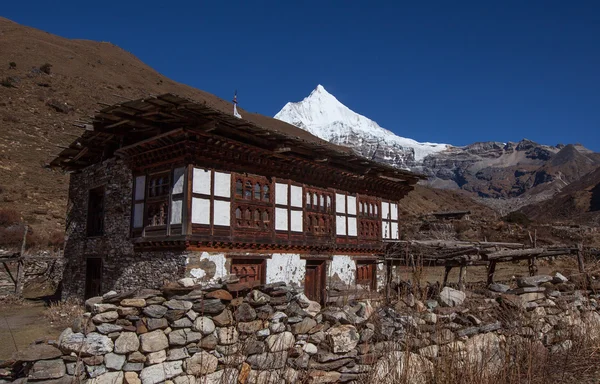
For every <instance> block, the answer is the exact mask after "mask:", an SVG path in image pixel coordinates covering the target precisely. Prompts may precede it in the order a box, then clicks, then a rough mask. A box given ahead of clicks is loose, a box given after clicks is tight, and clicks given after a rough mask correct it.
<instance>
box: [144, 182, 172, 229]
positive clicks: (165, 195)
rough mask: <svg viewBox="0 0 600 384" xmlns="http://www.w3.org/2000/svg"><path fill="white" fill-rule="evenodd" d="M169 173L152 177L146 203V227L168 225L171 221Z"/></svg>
mask: <svg viewBox="0 0 600 384" xmlns="http://www.w3.org/2000/svg"><path fill="white" fill-rule="evenodd" d="M169 184H170V179H169V172H165V173H160V174H154V175H150V176H149V177H148V183H147V185H148V191H147V201H146V207H147V208H146V209H147V214H146V226H147V227H156V226H162V225H166V224H167V221H168V219H169Z"/></svg>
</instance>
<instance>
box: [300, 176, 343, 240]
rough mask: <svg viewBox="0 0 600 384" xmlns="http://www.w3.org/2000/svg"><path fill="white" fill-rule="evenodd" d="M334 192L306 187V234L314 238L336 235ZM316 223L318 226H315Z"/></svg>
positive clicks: (304, 193) (304, 190)
mask: <svg viewBox="0 0 600 384" xmlns="http://www.w3.org/2000/svg"><path fill="white" fill-rule="evenodd" d="M334 195H335V194H334V192H332V191H328V190H324V189H320V188H314V187H308V186H304V188H303V196H304V200H305V201H304V204H303V206H304V232H305V233H306V234H310V235H313V236H323V237H333V236H334V235H335V213H334V211H333V205H332V204H331V202H332V201H333V197H334ZM315 223H316V225H315Z"/></svg>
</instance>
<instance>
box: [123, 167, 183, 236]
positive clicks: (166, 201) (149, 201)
mask: <svg viewBox="0 0 600 384" xmlns="http://www.w3.org/2000/svg"><path fill="white" fill-rule="evenodd" d="M179 168H182V169H183V171H182V177H183V178H184V179H183V188H182V192H179V193H176V194H173V187H174V185H173V183H174V182H175V174H174V173H175V170H176V169H179ZM190 169H191V168H190V166H189V165H185V164H173V165H171V166H170V167H169V168H161V169H153V170H151V171H146V172H141V173H134V174H133V181H134V182H133V188H132V204H131V223H130V228H131V236H132V237H143V238H152V237H155V236H170V235H171V234H172V233H171V232H172V231H175V230H176V232H177V233H176V234H177V235H180V234H185V233H186V232H185V231H186V229H187V228H188V224H187V221H188V218H189V217H191V212H188V209H190V206H189V204H188V199H189V200H190V201H191V198H190V197H189V196H190V194H189V192H188V190H189V188H190V187H191V183H190V172H189V171H190ZM161 175H163V176H164V175H167V177H168V180H167V183H166V184H165V183H163V184H161V185H162V186H164V185H166V188H167V191H168V192H167V193H166V194H161V195H159V196H151V193H150V188H151V181H152V179H153V178H157V177H159V176H161ZM139 176H144V177H145V178H144V199H143V200H140V199H136V197H135V191H136V187H137V186H136V184H135V183H136V179H137V178H138V177H139ZM174 199H180V200H181V223H175V224H171V219H172V217H171V216H172V213H173V212H172V205H173V201H174ZM161 203H162V204H163V206H164V207H166V213H165V214H164V222H162V223H161V224H158V225H151V224H150V220H152V218H151V215H150V213H149V212H150V209H151V207H152V206H153V205H157V204H161ZM136 204H143V207H144V208H143V212H142V215H143V218H142V226H141V227H138V228H135V227H134V225H135V224H134V220H135V217H134V216H135V205H136ZM152 232H155V234H153V233H152Z"/></svg>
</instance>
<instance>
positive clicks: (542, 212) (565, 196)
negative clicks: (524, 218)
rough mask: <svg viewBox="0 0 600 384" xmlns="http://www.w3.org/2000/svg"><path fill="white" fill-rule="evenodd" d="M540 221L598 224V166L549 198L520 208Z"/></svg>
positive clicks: (599, 214) (599, 213)
mask: <svg viewBox="0 0 600 384" xmlns="http://www.w3.org/2000/svg"><path fill="white" fill-rule="evenodd" d="M521 211H522V212H523V213H525V214H526V215H528V216H529V217H530V218H532V219H534V220H537V221H540V222H553V221H563V222H567V223H580V224H590V225H600V167H598V168H596V170H595V171H593V172H590V173H588V174H587V175H585V176H583V177H582V178H581V179H579V180H577V181H575V182H573V183H571V184H569V185H568V186H567V187H565V188H564V189H563V190H562V191H561V192H560V193H559V194H558V195H556V196H554V197H553V198H552V199H550V200H546V201H543V202H541V203H537V204H531V205H528V206H526V207H523V208H521Z"/></svg>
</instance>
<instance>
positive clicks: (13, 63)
mask: <svg viewBox="0 0 600 384" xmlns="http://www.w3.org/2000/svg"><path fill="white" fill-rule="evenodd" d="M8 68H10V69H15V68H17V63H15V62H14V61H11V62H10V63H8Z"/></svg>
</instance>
